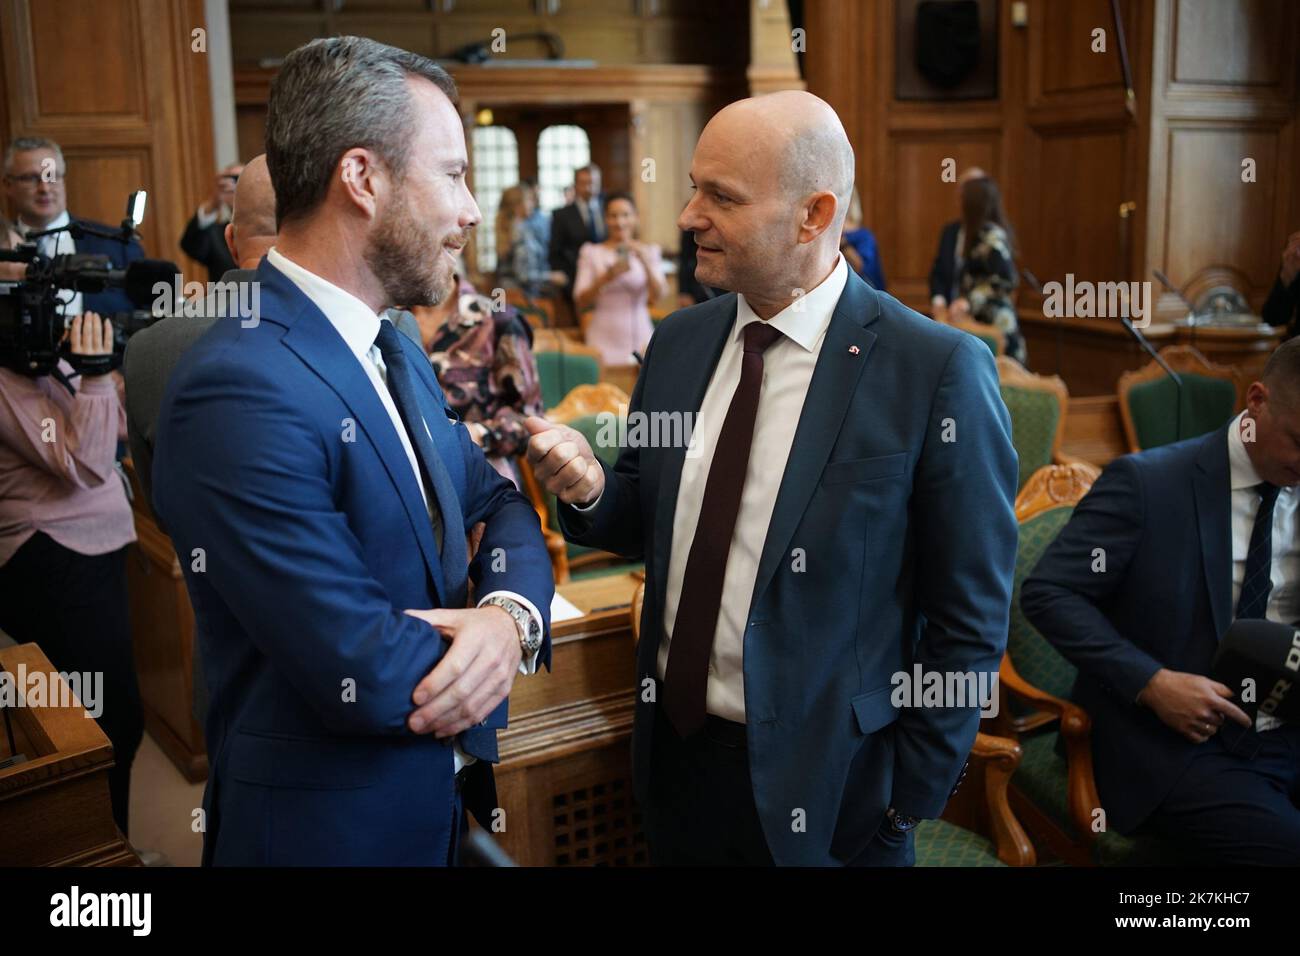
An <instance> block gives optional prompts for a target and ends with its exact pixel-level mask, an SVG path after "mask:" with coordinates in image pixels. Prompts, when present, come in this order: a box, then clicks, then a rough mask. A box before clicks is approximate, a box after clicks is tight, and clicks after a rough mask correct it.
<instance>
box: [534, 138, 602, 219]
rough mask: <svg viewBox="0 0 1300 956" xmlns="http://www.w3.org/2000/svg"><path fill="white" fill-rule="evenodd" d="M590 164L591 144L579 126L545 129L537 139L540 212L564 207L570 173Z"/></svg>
mask: <svg viewBox="0 0 1300 956" xmlns="http://www.w3.org/2000/svg"><path fill="white" fill-rule="evenodd" d="M590 162H591V141H590V140H588V139H587V131H586V130H584V129H583V128H582V127H581V126H548V127H546V129H544V130H542V134H541V135H540V136H539V137H537V185H538V189H539V190H540V192H541V197H540V199H539V202H540V203H541V205H542V208H543V209H546V210H551V209H558V208H559V207H560V206H563V205H564V189H565V187H566V186H572V185H573V171H574V170H575V169H577V168H578V167H580V166H586V165H587V164H588V163H590Z"/></svg>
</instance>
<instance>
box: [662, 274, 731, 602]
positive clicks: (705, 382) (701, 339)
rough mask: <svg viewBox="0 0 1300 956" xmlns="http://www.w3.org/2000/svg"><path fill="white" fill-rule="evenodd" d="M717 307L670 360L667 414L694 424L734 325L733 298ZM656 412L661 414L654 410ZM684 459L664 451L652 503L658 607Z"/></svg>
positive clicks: (673, 450)
mask: <svg viewBox="0 0 1300 956" xmlns="http://www.w3.org/2000/svg"><path fill="white" fill-rule="evenodd" d="M710 301H711V302H712V303H716V305H715V306H714V308H713V310H712V311H711V312H707V313H705V314H703V315H701V316H700V317H699V318H698V319H696V320H695V321H696V322H697V323H698V327H697V329H693V330H692V335H691V339H690V342H689V345H690V346H691V347H690V348H689V349H687V350H685V351H684V352H683V353H682V354H679V355H674V356H672V358H671V362H672V369H671V372H670V374H671V376H672V379H673V383H674V384H673V387H672V392H671V394H674V395H676V396H679V397H680V399H681V401H680V403H678V404H676V405H675V406H674V407H673V408H671V409H666V410H668V411H679V412H683V413H686V412H689V413H690V415H691V417H690V418H689V419H684V420H688V421H692V422H693V421H695V420H696V417H697V416H698V415H699V412H700V403H701V402H703V401H704V393H705V391H706V390H707V389H708V387H709V380H710V379H711V378H712V377H713V370H714V369H716V368H717V367H718V359H719V357H720V356H721V355H722V347H723V345H725V344H726V341H727V336H728V335H730V334H731V330H732V328H733V327H734V326H735V324H736V296H735V295H734V294H728V295H723V296H719V297H718V298H717V299H713V300H710ZM655 411H660V409H658V408H656V409H655ZM685 459H686V449H685V448H680V447H677V446H676V445H672V446H670V447H668V448H666V449H664V452H663V457H662V459H661V461H662V464H661V465H660V470H659V495H658V498H657V500H656V501H655V542H656V547H655V550H654V555H653V559H654V571H655V583H656V585H657V588H656V589H657V591H658V600H659V607H661V608H662V607H663V606H664V599H665V595H666V593H667V589H668V558H669V552H671V551H672V546H673V516H674V515H675V514H676V513H677V491H678V489H679V488H680V487H681V483H682V464H683V462H684V461H685Z"/></svg>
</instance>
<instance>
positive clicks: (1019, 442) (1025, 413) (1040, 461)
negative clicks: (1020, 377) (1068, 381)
mask: <svg viewBox="0 0 1300 956" xmlns="http://www.w3.org/2000/svg"><path fill="white" fill-rule="evenodd" d="M1002 401H1003V402H1005V403H1006V406H1007V411H1008V412H1010V413H1011V444H1013V445H1014V446H1015V448H1016V454H1017V455H1018V456H1019V457H1020V476H1019V483H1018V484H1017V485H1016V489H1017V490H1019V489H1021V488H1023V487H1024V486H1025V482H1027V481H1028V480H1029V477H1030V475H1032V474H1033V473H1034V472H1036V471H1037V470H1038V469H1039V468H1042V467H1043V466H1044V465H1050V464H1051V463H1052V443H1053V442H1054V441H1055V440H1056V428H1057V426H1058V425H1059V424H1060V421H1061V405H1060V402H1059V401H1057V398H1056V396H1055V395H1053V394H1052V393H1051V392H1042V391H1038V390H1037V389H1031V388H1018V387H1016V386H1013V385H1003V386H1002Z"/></svg>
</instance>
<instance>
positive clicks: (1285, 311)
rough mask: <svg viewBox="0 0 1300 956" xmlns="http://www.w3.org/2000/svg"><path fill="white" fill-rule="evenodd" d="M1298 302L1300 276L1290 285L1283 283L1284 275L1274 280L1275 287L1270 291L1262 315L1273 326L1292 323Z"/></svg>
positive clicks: (1261, 311) (1299, 299)
mask: <svg viewBox="0 0 1300 956" xmlns="http://www.w3.org/2000/svg"><path fill="white" fill-rule="evenodd" d="M1297 303H1300V278H1297V279H1296V280H1295V281H1294V282H1292V283H1291V285H1289V286H1285V285H1283V284H1282V277H1281V276H1278V278H1276V279H1274V280H1273V288H1272V289H1271V290H1270V291H1269V293H1268V299H1267V300H1266V301H1265V302H1264V308H1263V309H1261V310H1260V316H1261V317H1262V318H1263V319H1264V321H1265V322H1267V323H1268V324H1269V325H1272V326H1279V325H1290V324H1291V322H1292V320H1293V319H1294V318H1295V314H1296V307H1297Z"/></svg>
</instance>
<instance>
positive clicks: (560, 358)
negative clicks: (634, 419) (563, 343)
mask: <svg viewBox="0 0 1300 956" xmlns="http://www.w3.org/2000/svg"><path fill="white" fill-rule="evenodd" d="M533 357H534V358H535V359H536V360H537V378H538V381H539V382H540V383H541V386H542V405H543V407H545V408H554V407H555V406H556V405H558V404H560V402H562V401H564V396H565V395H568V394H569V392H571V391H572V390H573V389H575V388H576V387H577V386H579V385H595V384H596V383H597V382H599V381H600V363H599V362H597V361H596V359H595V358H594V357H593V356H591V355H580V354H577V353H573V352H536V353H534V356H533Z"/></svg>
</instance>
